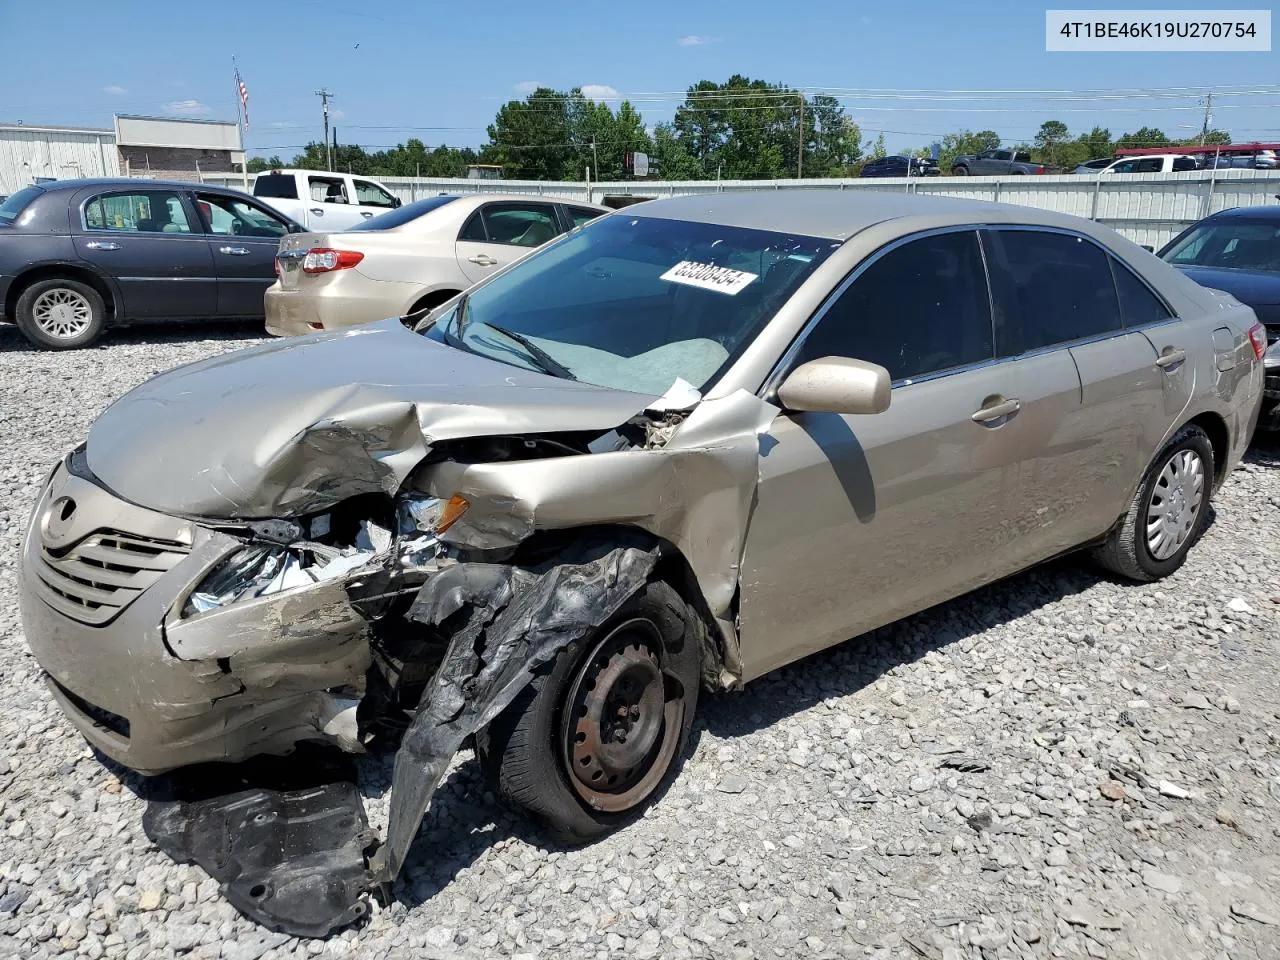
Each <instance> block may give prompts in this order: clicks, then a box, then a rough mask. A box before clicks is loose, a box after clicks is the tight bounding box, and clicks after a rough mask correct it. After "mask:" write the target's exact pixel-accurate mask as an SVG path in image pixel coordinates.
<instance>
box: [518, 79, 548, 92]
mask: <svg viewBox="0 0 1280 960" xmlns="http://www.w3.org/2000/svg"><path fill="white" fill-rule="evenodd" d="M540 86H542V84H541V82H539V81H537V80H521V81H520V82H519V83H517V84H516V85H515V86H514V87H512V88H511V89H512V90H514V91H515V92H516V93H523V94H530V93H533V91H535V90H537V89H538V88H539V87H540Z"/></svg>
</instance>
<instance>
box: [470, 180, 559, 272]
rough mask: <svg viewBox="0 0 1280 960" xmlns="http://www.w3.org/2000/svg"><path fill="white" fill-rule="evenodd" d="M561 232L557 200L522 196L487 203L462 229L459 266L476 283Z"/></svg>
mask: <svg viewBox="0 0 1280 960" xmlns="http://www.w3.org/2000/svg"><path fill="white" fill-rule="evenodd" d="M560 232H561V230H560V223H559V221H558V220H557V219H556V211H555V206H554V205H553V204H550V203H538V202H528V203H526V202H524V201H519V200H516V201H512V200H500V201H494V202H493V203H486V204H483V205H482V206H480V207H479V208H478V209H477V210H476V211H475V213H473V214H472V215H471V216H470V217H468V218H467V220H466V222H465V223H463V225H462V229H461V230H460V231H459V232H458V241H457V245H456V248H455V249H456V252H457V257H458V267H459V268H460V269H461V270H462V272H463V273H464V274H465V275H466V277H467V279H468V280H469V281H470V282H471V283H476V282H478V281H480V280H482V279H484V278H485V277H486V276H488V275H489V274H490V273H492V272H493V271H495V270H497V269H499V268H500V267H504V266H506V265H507V264H508V263H511V262H512V261H513V260H518V259H520V258H521V257H523V256H525V255H526V254H527V253H528V252H529V251H530V250H532V249H534V248H535V247H540V246H542V245H543V244H544V243H547V242H548V241H550V240H554V239H555V238H556V237H557V236H558V235H559V234H560Z"/></svg>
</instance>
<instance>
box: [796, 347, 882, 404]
mask: <svg viewBox="0 0 1280 960" xmlns="http://www.w3.org/2000/svg"><path fill="white" fill-rule="evenodd" d="M890 393H891V391H890V381H889V371H888V370H886V369H885V368H884V367H882V366H880V365H879V364H876V363H867V362H866V361H865V360H851V359H849V358H848V357H820V358H819V359H817V360H810V361H809V362H808V363H804V364H801V365H800V366H798V367H796V368H795V369H794V370H792V371H791V373H790V375H789V376H788V377H787V379H786V380H784V381H783V382H782V386H781V387H779V388H778V400H779V401H780V402H781V403H782V406H783V409H786V410H795V411H805V412H811V413H882V412H883V411H885V410H887V409H889V396H890Z"/></svg>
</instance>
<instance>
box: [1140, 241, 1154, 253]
mask: <svg viewBox="0 0 1280 960" xmlns="http://www.w3.org/2000/svg"><path fill="white" fill-rule="evenodd" d="M1138 246H1140V247H1141V248H1142V249H1143V250H1145V251H1147V253H1155V252H1156V248H1155V247H1153V246H1152V245H1151V244H1149V243H1140V244H1138Z"/></svg>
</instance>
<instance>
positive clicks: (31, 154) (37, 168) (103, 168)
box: [0, 123, 120, 193]
mask: <svg viewBox="0 0 1280 960" xmlns="http://www.w3.org/2000/svg"><path fill="white" fill-rule="evenodd" d="M117 158H118V154H117V152H116V138H115V133H114V131H112V130H99V129H94V128H88V127H42V126H34V125H30V126H29V125H27V124H22V123H12V124H0V193H13V192H14V191H16V190H20V189H22V188H23V187H25V186H27V185H28V184H31V183H35V182H37V181H39V180H42V179H46V178H52V179H54V180H67V179H71V178H73V177H116V176H119V175H120V162H119V160H118V159H117Z"/></svg>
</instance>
